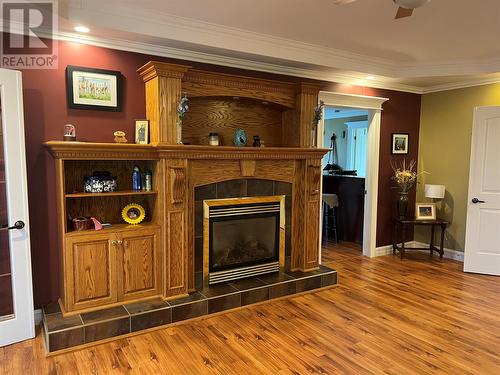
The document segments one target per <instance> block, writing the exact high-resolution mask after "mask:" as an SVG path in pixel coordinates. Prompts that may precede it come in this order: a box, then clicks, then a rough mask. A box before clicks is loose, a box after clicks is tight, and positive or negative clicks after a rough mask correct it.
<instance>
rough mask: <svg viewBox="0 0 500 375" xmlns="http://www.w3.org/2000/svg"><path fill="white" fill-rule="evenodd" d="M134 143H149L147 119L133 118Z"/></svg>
mask: <svg viewBox="0 0 500 375" xmlns="http://www.w3.org/2000/svg"><path fill="white" fill-rule="evenodd" d="M135 143H137V144H140V145H147V144H149V121H148V120H135Z"/></svg>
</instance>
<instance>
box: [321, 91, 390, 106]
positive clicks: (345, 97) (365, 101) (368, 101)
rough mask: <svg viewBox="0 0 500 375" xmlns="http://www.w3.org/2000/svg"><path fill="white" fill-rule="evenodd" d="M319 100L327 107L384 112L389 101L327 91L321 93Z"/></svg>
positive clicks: (375, 97)
mask: <svg viewBox="0 0 500 375" xmlns="http://www.w3.org/2000/svg"><path fill="white" fill-rule="evenodd" d="M319 99H320V100H323V101H324V102H325V104H326V105H338V106H345V107H350V108H362V109H378V110H382V104H384V102H386V101H387V100H389V99H388V98H380V97H377V96H366V95H353V94H342V93H338V92H326V91H320V93H319Z"/></svg>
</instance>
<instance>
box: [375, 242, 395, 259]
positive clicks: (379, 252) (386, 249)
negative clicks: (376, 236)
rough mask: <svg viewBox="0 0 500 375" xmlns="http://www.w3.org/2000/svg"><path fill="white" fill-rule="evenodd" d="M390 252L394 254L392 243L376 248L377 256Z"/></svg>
mask: <svg viewBox="0 0 500 375" xmlns="http://www.w3.org/2000/svg"><path fill="white" fill-rule="evenodd" d="M389 254H392V245H387V246H380V247H377V248H376V249H375V256H376V257H381V256H384V255H389Z"/></svg>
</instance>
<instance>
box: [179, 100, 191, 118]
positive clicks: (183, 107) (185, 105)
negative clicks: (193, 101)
mask: <svg viewBox="0 0 500 375" xmlns="http://www.w3.org/2000/svg"><path fill="white" fill-rule="evenodd" d="M187 111H189V99H188V98H187V95H186V94H184V95H182V98H181V101H180V102H179V105H178V106H177V115H178V116H179V120H181V121H182V119H183V118H184V115H185V114H186V112H187Z"/></svg>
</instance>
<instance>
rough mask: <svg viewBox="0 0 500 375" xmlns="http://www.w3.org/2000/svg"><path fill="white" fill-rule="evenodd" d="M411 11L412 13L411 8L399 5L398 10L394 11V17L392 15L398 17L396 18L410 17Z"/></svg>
mask: <svg viewBox="0 0 500 375" xmlns="http://www.w3.org/2000/svg"><path fill="white" fill-rule="evenodd" d="M412 13H413V9H406V8H403V7H399V8H398V11H397V13H396V17H394V18H395V19H398V18H404V17H410V16H411V15H412Z"/></svg>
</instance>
